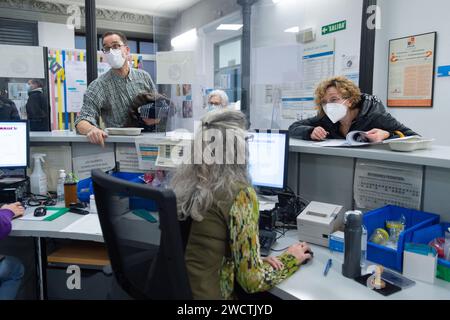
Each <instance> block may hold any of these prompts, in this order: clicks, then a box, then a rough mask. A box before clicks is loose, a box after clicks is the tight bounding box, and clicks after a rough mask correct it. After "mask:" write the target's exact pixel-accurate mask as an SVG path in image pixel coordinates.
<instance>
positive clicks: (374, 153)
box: [30, 131, 450, 169]
mask: <svg viewBox="0 0 450 320" xmlns="http://www.w3.org/2000/svg"><path fill="white" fill-rule="evenodd" d="M142 138H147V139H148V140H149V141H152V140H154V141H155V142H158V141H161V140H163V139H164V138H165V136H164V134H163V133H144V134H142V135H140V136H113V135H111V136H109V137H108V138H107V139H106V143H134V142H135V141H136V139H142ZM30 141H31V143H33V144H35V143H40V142H54V143H70V142H76V143H89V141H88V140H87V139H86V137H85V136H83V135H79V134H76V133H75V132H72V131H53V132H31V134H30ZM290 151H291V152H292V153H302V154H315V155H329V156H337V157H346V158H360V159H370V160H381V161H391V162H399V163H409V164H416V165H423V166H433V167H440V168H447V169H448V168H450V147H447V146H433V147H432V148H431V149H427V150H417V151H414V152H407V153H402V152H395V151H391V150H390V149H389V146H388V145H378V146H369V147H358V148H328V147H319V146H316V145H315V143H313V142H311V141H302V140H297V139H291V140H290Z"/></svg>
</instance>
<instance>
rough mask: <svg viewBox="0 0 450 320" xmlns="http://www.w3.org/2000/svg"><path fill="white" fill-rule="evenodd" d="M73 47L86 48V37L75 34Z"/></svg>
mask: <svg viewBox="0 0 450 320" xmlns="http://www.w3.org/2000/svg"><path fill="white" fill-rule="evenodd" d="M75 49H80V50H81V49H83V50H86V37H85V36H78V35H77V36H75Z"/></svg>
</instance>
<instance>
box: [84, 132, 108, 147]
mask: <svg viewBox="0 0 450 320" xmlns="http://www.w3.org/2000/svg"><path fill="white" fill-rule="evenodd" d="M86 137H87V138H88V140H89V142H90V143H93V144H99V145H101V146H102V147H104V146H105V139H106V138H107V137H108V134H107V133H106V132H105V131H103V130H101V129H99V128H97V127H93V128H92V129H91V130H89V132H88V133H87V134H86Z"/></svg>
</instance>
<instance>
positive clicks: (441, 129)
mask: <svg viewBox="0 0 450 320" xmlns="http://www.w3.org/2000/svg"><path fill="white" fill-rule="evenodd" d="M378 3H379V5H380V8H381V22H382V25H381V27H382V29H381V30H377V36H376V46H375V72H374V93H375V94H376V95H378V96H379V97H380V98H381V99H382V101H383V102H384V103H386V100H387V79H388V59H387V56H388V50H389V40H390V39H396V38H401V37H405V36H410V35H415V34H422V33H427V32H433V31H437V32H438V37H437V56H436V68H437V67H438V66H441V65H450V28H449V22H448V13H449V12H450V1H448V0H432V1H422V0H378ZM449 102H450V78H448V77H447V78H436V79H435V86H434V106H433V108H389V109H388V111H389V112H390V113H391V114H392V115H393V116H394V117H396V118H397V119H398V120H399V121H401V122H403V123H404V124H405V125H407V126H409V127H411V128H412V129H413V130H415V131H416V132H418V133H420V134H421V135H423V136H425V137H430V138H435V139H436V143H437V144H441V145H450V139H449V137H448V130H447V128H448V125H449V122H448V120H449V119H450V108H449Z"/></svg>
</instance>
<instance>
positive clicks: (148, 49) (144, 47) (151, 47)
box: [139, 41, 158, 54]
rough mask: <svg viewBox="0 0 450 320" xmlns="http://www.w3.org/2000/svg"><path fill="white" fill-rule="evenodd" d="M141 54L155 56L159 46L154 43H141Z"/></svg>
mask: <svg viewBox="0 0 450 320" xmlns="http://www.w3.org/2000/svg"><path fill="white" fill-rule="evenodd" d="M139 49H140V51H139V53H142V54H155V53H156V52H157V51H158V45H157V44H156V43H153V42H146V41H140V42H139Z"/></svg>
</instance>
